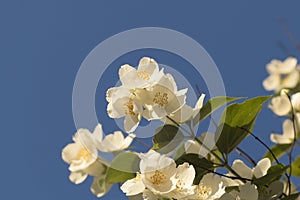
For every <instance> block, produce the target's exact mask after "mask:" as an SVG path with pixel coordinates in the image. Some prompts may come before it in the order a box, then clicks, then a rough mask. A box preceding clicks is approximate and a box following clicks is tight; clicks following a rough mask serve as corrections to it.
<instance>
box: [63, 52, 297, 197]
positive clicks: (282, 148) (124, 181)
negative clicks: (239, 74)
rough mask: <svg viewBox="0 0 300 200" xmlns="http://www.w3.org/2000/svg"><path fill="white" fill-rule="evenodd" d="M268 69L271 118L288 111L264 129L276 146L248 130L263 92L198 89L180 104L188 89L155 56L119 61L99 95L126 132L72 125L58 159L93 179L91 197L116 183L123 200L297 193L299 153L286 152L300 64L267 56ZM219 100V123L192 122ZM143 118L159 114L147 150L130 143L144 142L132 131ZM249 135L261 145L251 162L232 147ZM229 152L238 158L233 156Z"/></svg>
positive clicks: (79, 176) (79, 178) (292, 140)
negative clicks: (278, 128) (277, 129)
mask: <svg viewBox="0 0 300 200" xmlns="http://www.w3.org/2000/svg"><path fill="white" fill-rule="evenodd" d="M267 70H268V72H269V73H270V76H269V77H268V78H267V79H266V80H265V81H264V82H263V86H264V87H265V89H266V90H274V91H275V95H274V97H273V98H272V99H271V100H270V104H269V108H270V109H271V110H272V111H273V112H274V113H275V114H276V115H278V116H286V117H288V119H286V120H285V121H284V123H283V134H282V135H281V134H274V133H273V134H271V140H272V141H273V142H274V143H277V144H278V146H274V147H272V148H271V149H270V148H269V147H268V146H267V145H266V144H265V143H263V142H262V140H260V139H259V137H258V136H255V135H254V134H253V133H252V130H253V126H254V125H255V121H256V117H257V116H258V114H259V112H260V111H261V109H262V105H263V104H264V103H265V102H266V101H267V100H269V99H270V96H260V97H256V98H252V99H247V100H245V101H243V102H240V103H232V102H233V101H237V100H239V98H234V97H213V98H211V99H210V100H208V101H207V102H206V103H204V98H205V94H199V99H198V100H197V102H195V106H193V107H192V106H189V105H187V104H186V93H187V89H182V90H179V89H178V87H177V84H176V82H175V79H174V78H173V76H172V75H171V74H168V73H165V72H164V69H160V68H159V65H158V64H157V62H156V61H155V60H154V59H152V58H149V57H144V58H142V59H141V60H140V61H139V64H138V67H137V68H135V67H132V66H130V65H128V64H125V65H123V66H121V67H120V69H119V79H120V82H121V84H120V85H119V86H116V87H111V88H109V89H108V90H107V93H106V100H107V102H108V105H107V113H108V116H109V117H111V118H122V117H124V130H125V132H126V134H127V137H126V138H125V137H124V135H123V133H122V132H121V131H115V132H114V133H113V134H108V135H107V136H106V137H105V138H103V131H102V126H101V125H100V124H98V125H97V126H96V128H95V130H94V131H93V133H91V132H90V131H89V130H87V129H79V130H78V131H77V132H76V133H75V135H74V137H73V141H74V142H73V143H71V144H68V145H67V146H66V147H65V148H64V149H63V151H62V158H63V160H64V161H65V162H66V163H68V164H69V170H70V176H69V179H70V180H71V181H72V182H74V183H75V184H79V183H82V182H83V181H84V180H85V179H86V178H87V177H88V176H92V177H94V182H93V184H92V186H91V191H92V192H93V193H94V194H95V195H96V196H97V197H101V196H103V195H104V194H105V193H107V192H108V191H109V190H110V188H111V186H112V185H113V184H119V185H120V189H121V190H122V191H123V192H124V194H125V195H126V196H127V197H128V198H130V199H131V198H133V199H135V198H137V199H145V200H275V199H296V198H297V196H298V194H297V189H294V188H293V184H292V181H291V176H300V170H299V169H297V167H298V168H299V166H300V157H299V158H297V159H295V161H294V162H292V159H291V158H292V153H293V149H294V147H295V145H296V142H297V137H298V132H300V131H299V128H300V92H299V88H298V87H299V80H300V75H299V73H300V72H299V67H297V60H296V59H295V58H288V59H286V60H285V61H284V62H281V61H278V60H273V61H272V62H271V63H270V64H268V65H267ZM230 103H231V104H230ZM228 104H229V105H228ZM222 106H226V109H225V110H224V112H223V114H222V117H221V118H220V120H219V122H214V124H215V130H214V131H212V132H204V133H199V131H198V129H197V126H198V125H201V122H202V121H204V120H206V119H209V117H210V116H211V114H212V113H213V112H215V111H216V110H217V109H219V108H220V107H222ZM143 118H144V119H146V120H149V121H150V120H160V121H161V122H162V124H163V125H162V126H161V127H159V128H157V129H156V133H155V135H154V136H153V140H152V142H153V145H152V146H151V147H150V148H149V146H148V144H146V145H145V148H147V149H146V150H145V149H143V150H142V151H139V152H134V151H132V149H133V148H129V147H130V145H131V143H132V142H133V140H134V139H135V140H136V141H137V142H140V143H141V144H145V142H143V141H141V140H139V139H138V138H135V137H136V135H135V134H134V131H135V130H136V129H137V127H138V126H139V124H140V122H141V120H142V119H143ZM295 131H296V132H295ZM248 135H252V136H254V138H255V139H256V140H257V142H260V143H262V144H263V145H264V146H265V147H267V148H266V149H267V153H266V155H264V156H262V157H261V159H260V160H259V161H258V162H256V161H255V159H253V158H251V156H250V155H248V154H247V153H246V152H245V151H243V150H241V148H240V146H239V145H240V143H241V142H242V141H243V140H244V139H245V138H247V136H248ZM286 145H287V146H286ZM273 151H274V152H275V153H274V152H273ZM287 151H289V164H288V165H286V166H285V165H284V164H282V163H280V162H279V161H278V159H279V157H280V156H282V155H283V154H284V153H286V152H287ZM141 152H146V153H141ZM234 152H238V154H237V155H238V156H240V159H236V160H233V162H232V160H231V159H230V158H231V157H230V156H231V154H233V153H234ZM101 153H110V155H113V160H112V161H108V160H105V159H104V158H103V156H102V155H101ZM246 161H248V164H247V163H246ZM275 161H276V163H275ZM231 162H232V164H231V165H230V164H229V163H231ZM249 164H251V165H252V166H251V167H249V166H248V165H249ZM292 166H293V167H292Z"/></svg>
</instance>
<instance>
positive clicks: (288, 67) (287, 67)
mask: <svg viewBox="0 0 300 200" xmlns="http://www.w3.org/2000/svg"><path fill="white" fill-rule="evenodd" d="M283 64H284V66H283V67H282V72H281V73H282V74H285V73H286V74H288V73H290V72H291V71H293V70H294V69H295V68H296V66H297V59H296V58H293V57H288V58H287V59H285V61H283Z"/></svg>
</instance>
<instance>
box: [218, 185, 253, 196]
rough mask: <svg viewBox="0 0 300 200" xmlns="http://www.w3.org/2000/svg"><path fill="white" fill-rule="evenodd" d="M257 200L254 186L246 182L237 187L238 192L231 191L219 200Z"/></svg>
mask: <svg viewBox="0 0 300 200" xmlns="http://www.w3.org/2000/svg"><path fill="white" fill-rule="evenodd" d="M237 199H239V200H258V191H257V189H256V186H255V185H252V184H251V183H249V182H247V183H246V184H245V185H241V186H239V191H235V190H234V191H232V192H230V193H226V194H224V195H223V196H222V197H221V198H220V200H237Z"/></svg>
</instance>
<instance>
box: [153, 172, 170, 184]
mask: <svg viewBox="0 0 300 200" xmlns="http://www.w3.org/2000/svg"><path fill="white" fill-rule="evenodd" d="M150 179H151V181H152V183H153V184H154V185H158V186H159V185H161V184H162V183H163V182H164V181H165V180H166V179H167V176H166V175H165V174H163V173H162V172H160V171H159V170H155V172H154V174H153V175H152V176H150Z"/></svg>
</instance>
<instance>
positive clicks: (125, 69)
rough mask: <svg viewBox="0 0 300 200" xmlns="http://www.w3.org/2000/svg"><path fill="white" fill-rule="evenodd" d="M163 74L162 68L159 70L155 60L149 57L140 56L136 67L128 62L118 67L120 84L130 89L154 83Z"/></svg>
mask: <svg viewBox="0 0 300 200" xmlns="http://www.w3.org/2000/svg"><path fill="white" fill-rule="evenodd" d="M163 75H164V73H163V69H162V70H161V71H160V70H159V67H158V64H157V62H156V61H155V60H154V59H152V58H149V57H143V58H141V59H140V61H139V65H138V68H137V69H135V68H134V67H132V66H130V65H128V64H125V65H122V66H121V67H120V69H119V77H120V81H121V83H122V85H123V86H124V87H127V88H130V89H135V88H145V87H148V86H151V85H154V84H156V83H157V82H158V81H159V80H160V79H161V77H162V76H163Z"/></svg>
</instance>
